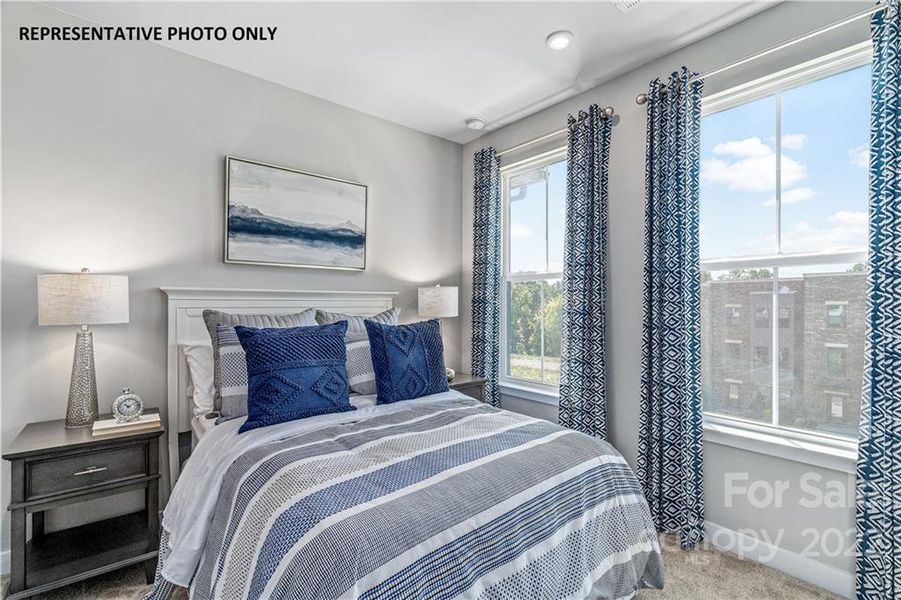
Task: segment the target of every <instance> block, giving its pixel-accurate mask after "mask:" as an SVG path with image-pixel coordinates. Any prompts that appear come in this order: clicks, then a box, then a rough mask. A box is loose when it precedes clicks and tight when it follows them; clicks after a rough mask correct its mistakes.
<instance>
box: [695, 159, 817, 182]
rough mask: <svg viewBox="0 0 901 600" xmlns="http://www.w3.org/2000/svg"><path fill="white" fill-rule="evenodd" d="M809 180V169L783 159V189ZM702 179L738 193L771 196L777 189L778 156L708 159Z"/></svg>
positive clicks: (703, 161) (703, 166)
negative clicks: (759, 193) (765, 193)
mask: <svg viewBox="0 0 901 600" xmlns="http://www.w3.org/2000/svg"><path fill="white" fill-rule="evenodd" d="M806 177H807V167H806V166H805V165H803V164H802V163H800V162H798V161H797V160H795V159H794V158H792V157H790V156H786V155H785V154H783V155H782V185H784V186H785V187H791V186H792V185H794V184H796V183H798V182H800V181H801V180H803V179H805V178H806ZM701 178H702V179H704V180H706V181H709V182H710V183H714V184H719V185H724V186H726V187H727V188H729V189H730V190H732V191H735V192H772V191H774V190H775V189H776V153H775V152H773V151H772V150H770V154H769V155H766V156H753V157H748V158H741V159H738V160H723V159H720V158H705V159H702V160H701Z"/></svg>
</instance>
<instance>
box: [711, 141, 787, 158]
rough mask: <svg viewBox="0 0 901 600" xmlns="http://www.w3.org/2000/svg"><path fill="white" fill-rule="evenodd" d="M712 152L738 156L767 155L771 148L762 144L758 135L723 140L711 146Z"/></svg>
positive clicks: (771, 152)
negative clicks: (741, 138) (727, 140)
mask: <svg viewBox="0 0 901 600" xmlns="http://www.w3.org/2000/svg"><path fill="white" fill-rule="evenodd" d="M713 153H714V154H718V155H721V156H722V155H726V156H737V157H739V158H752V157H755V156H769V155H771V154H773V150H772V148H770V147H769V146H768V145H766V144H764V143H763V141H761V139H760V138H759V137H752V138H746V139H743V140H732V141H729V142H723V143H722V144H717V145H716V146H714V147H713Z"/></svg>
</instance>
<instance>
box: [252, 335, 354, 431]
mask: <svg viewBox="0 0 901 600" xmlns="http://www.w3.org/2000/svg"><path fill="white" fill-rule="evenodd" d="M346 331H347V321H341V322H339V323H334V324H332V325H321V326H318V325H314V326H312V327H288V328H281V329H257V328H255V327H243V326H241V325H237V326H235V333H237V334H238V340H240V342H241V346H243V347H244V353H245V354H246V355H247V421H245V422H244V424H243V425H241V429H240V430H238V433H244V432H245V431H248V430H250V429H256V428H257V427H266V426H267V425H275V424H276V423H284V422H286V421H293V420H295V419H304V418H306V417H312V416H315V415H324V414H328V413H337V412H345V411H349V410H355V408H354V407H353V406H352V405H351V403H350V399H349V398H348V387H347V366H346V362H347V354H346V350H345V346H344V333H345V332H346Z"/></svg>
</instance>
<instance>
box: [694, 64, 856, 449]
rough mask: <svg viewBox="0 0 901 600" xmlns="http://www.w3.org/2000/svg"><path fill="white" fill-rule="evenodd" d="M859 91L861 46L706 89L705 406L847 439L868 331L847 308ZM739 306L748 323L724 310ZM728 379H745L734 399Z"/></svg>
mask: <svg viewBox="0 0 901 600" xmlns="http://www.w3.org/2000/svg"><path fill="white" fill-rule="evenodd" d="M869 96H870V65H869V52H868V50H865V49H864V50H862V49H859V48H858V49H852V50H849V51H843V52H841V53H837V54H836V55H833V56H830V57H824V58H822V59H819V60H817V61H813V62H811V63H809V64H805V65H799V66H798V67H795V68H792V69H789V70H787V71H785V72H782V73H777V74H774V75H772V76H769V77H767V78H764V79H761V80H759V81H756V82H752V83H751V84H747V85H743V86H741V87H740V88H736V89H735V90H731V91H726V92H723V93H721V94H717V95H714V96H710V97H707V98H705V100H704V105H703V116H702V122H701V240H700V241H701V270H702V274H701V277H702V280H701V311H702V317H701V357H702V395H703V401H704V409H705V411H706V412H707V413H708V414H710V415H713V416H715V417H728V418H730V419H739V420H742V421H751V422H755V423H757V424H762V425H766V426H771V427H784V428H791V429H798V430H802V431H805V432H808V433H816V434H820V435H830V436H840V437H846V438H852V439H853V438H856V436H857V424H858V414H859V407H860V393H861V386H862V382H863V376H862V373H863V355H864V336H865V331H864V328H863V327H864V323H862V322H861V323H857V322H856V321H864V319H857V320H855V319H848V318H847V315H848V314H849V313H851V314H861V315H862V314H864V311H865V297H866V281H865V279H866V273H865V265H866V259H867V220H868V216H867V199H868V181H867V161H868V158H867V156H868V143H869V114H870V100H869ZM836 112H838V113H839V114H841V119H835V118H834V117H835V114H836ZM837 295H838V297H839V298H842V301H841V302H839V301H836V300H835V298H836V296H837ZM739 305H742V306H747V307H748V311H749V315H750V318H749V319H746V320H745V322H744V323H742V322H740V321H739V320H738V318H737V317H735V318H732V317H731V314H732V313H731V312H730V311H731V307H733V306H739ZM824 306H825V307H826V308H825V310H824ZM721 315H725V319H724V318H723V317H722V316H721ZM774 317H775V318H774ZM727 338H728V339H730V340H733V341H742V342H744V343H745V344H747V345H748V346H749V348H750V349H751V350H752V351H751V352H750V353H746V354H745V358H744V360H743V362H742V361H738V362H736V361H735V360H727V359H726V358H724V357H723V356H722V355H721V352H722V348H723V344H724V342H725V340H726V339H727ZM824 344H825V346H824ZM777 348H778V352H777V351H775V349H777ZM748 354H750V356H748ZM726 356H727V357H728V356H729V354H728V353H726ZM727 378H734V379H735V380H741V381H743V382H744V384H743V385H742V386H740V387H741V393H740V395H739V389H738V387H739V386H736V385H735V384H729V383H724V382H725V381H726V379H727ZM733 386H735V389H733ZM829 390H832V391H829ZM835 390H841V394H845V395H841V394H839V393H838V392H836V391H835ZM733 423H737V426H741V425H740V423H738V422H736V421H733Z"/></svg>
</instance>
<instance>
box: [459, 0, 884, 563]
mask: <svg viewBox="0 0 901 600" xmlns="http://www.w3.org/2000/svg"><path fill="white" fill-rule="evenodd" d="M645 8H646V9H650V8H652V7H651V6H648V7H645ZM863 8H865V5H863V4H861V3H831V2H829V3H819V2H789V3H784V4H781V5H778V6H776V7H775V8H772V9H770V10H767V11H765V12H764V13H761V14H759V15H757V16H755V17H752V18H750V19H748V20H746V21H744V22H742V23H740V24H738V25H736V26H734V27H731V28H729V29H727V30H724V31H722V32H720V33H718V34H716V35H713V36H711V37H709V38H706V39H705V40H702V41H700V42H698V43H696V44H694V45H692V46H689V47H687V48H685V49H683V50H681V51H679V52H676V53H674V54H672V55H670V56H667V57H665V58H663V59H660V60H657V61H654V62H653V63H651V64H648V65H645V66H644V67H641V68H639V69H637V70H635V71H633V72H631V73H628V74H626V75H624V76H622V77H619V78H617V79H615V80H613V81H611V82H609V83H606V84H604V85H601V86H599V87H597V88H594V89H592V90H589V91H587V92H584V93H582V94H580V95H579V96H577V97H575V98H573V99H571V100H568V101H566V102H562V103H560V104H558V105H556V106H553V107H551V108H548V109H546V110H544V111H542V112H540V113H538V114H535V115H533V116H531V117H528V118H526V119H523V120H521V121H518V122H516V123H513V124H511V125H509V126H506V127H504V128H502V129H500V130H498V131H493V132H490V133H488V134H486V135H484V136H482V137H481V138H480V139H478V140H476V141H474V142H471V143H469V144H467V145H466V146H465V147H464V148H463V184H462V187H463V196H462V198H463V269H464V273H463V281H464V285H465V286H466V288H465V290H464V293H463V296H462V298H461V302H462V305H463V306H467V307H468V306H469V302H470V298H471V287H470V282H471V280H472V271H471V265H472V225H471V223H472V155H473V153H474V152H475V151H476V150H478V149H479V148H482V147H484V146H488V145H491V146H494V147H495V148H496V149H498V150H503V149H505V148H509V147H511V146H514V145H516V144H519V143H521V142H524V141H526V140H529V139H532V138H536V137H538V136H541V135H543V134H546V133H548V132H550V131H555V130H557V129H560V128H561V127H563V126H565V123H566V116H567V114H570V113H575V112H577V111H578V110H579V109H582V108H585V107H587V106H588V105H589V104H591V103H598V104H599V105H601V106H608V105H612V106H613V107H614V108H615V109H616V112H617V114H618V117H617V120H616V121H615V126H614V128H613V134H612V150H611V157H610V183H609V196H610V204H609V231H610V239H609V271H608V273H609V279H608V290H609V306H608V315H607V323H608V331H607V335H608V338H607V339H608V350H607V356H608V361H609V362H608V365H609V367H608V390H609V395H608V408H609V414H608V419H609V432H610V439H611V441H612V442H613V444H614V445H615V446H616V447H617V448H618V449H619V450H620V451H621V452H622V453H623V455H624V456H625V457H626V459H627V460H629V462H630V463H632V464H633V465H634V464H635V458H636V455H637V449H638V439H637V431H638V404H639V379H640V359H641V319H642V315H641V311H640V309H638V307H640V306H641V294H642V261H643V254H642V251H641V248H642V239H643V219H644V149H645V111H644V107H642V106H638V105H636V104H635V96H636V94H638V93H640V92H643V91H646V90H647V88H648V82H649V81H651V80H652V79H654V78H656V77H667V76H668V75H669V74H670V73H671V72H673V71H674V70H676V69H677V68H678V67H680V66H681V65H683V64H685V65H688V66H689V67H691V68H692V69H695V70H696V71H700V72H705V71H708V70H710V69H712V68H714V67H717V66H720V65H722V64H725V63H728V62H730V61H732V60H736V59H739V58H742V57H744V56H746V55H749V54H752V53H754V52H756V51H759V50H762V49H764V48H767V47H769V46H771V45H773V44H776V43H779V42H782V41H785V40H787V39H790V38H793V37H795V36H797V35H799V34H802V33H806V32H808V31H811V30H813V29H815V28H817V27H818V26H820V25H823V24H826V23H829V22H832V21H834V20H836V19H839V18H842V17H844V16H846V15H848V14H852V13H855V12H858V11H860V10H862V9H863ZM641 10H643V9H642V8H641V7H639V8H638V9H637V11H641ZM636 14H637V12H636ZM866 39H869V28H868V24H867V21H866V20H865V19H864V20H862V21H860V22H858V23H856V24H854V25H852V26H848V27H845V28H842V29H841V30H839V31H837V32H835V33H831V34H828V35H825V36H822V37H820V38H817V39H816V40H815V41H811V42H805V43H804V44H801V45H799V46H796V47H795V48H794V49H792V50H791V51H786V52H783V53H780V54H778V55H775V56H773V57H771V58H767V59H764V60H761V61H759V62H755V63H753V65H751V66H750V67H747V68H742V69H737V70H735V71H732V72H731V73H730V74H729V75H728V76H726V75H724V76H721V77H718V78H715V79H712V80H710V81H709V82H707V83H706V84H705V93H707V94H710V93H715V92H717V91H722V90H724V89H728V88H730V87H732V86H734V85H736V84H738V83H741V82H744V81H749V80H751V79H754V78H756V77H759V76H762V75H764V74H767V73H770V72H773V71H775V70H778V69H780V68H784V67H787V66H790V65H793V64H797V63H799V62H803V61H804V60H808V59H810V58H813V57H815V56H819V55H822V54H824V53H827V52H829V51H833V50H837V49H840V48H843V47H846V46H848V45H851V44H853V43H857V42H860V41H863V40H866ZM576 43H578V39H577V40H576ZM611 60H615V57H611ZM563 143H565V142H564V141H563V140H562V138H561V140H560V141H559V142H558V144H556V145H562V144H563ZM546 148H547V145H543V146H542V147H541V148H538V147H533V148H532V149H531V151H533V152H537V151H539V150H541V149H546ZM520 156H521V155H520ZM509 158H511V157H509V156H505V157H504V159H509ZM516 158H517V157H512V159H513V160H515V159H516ZM464 321H465V322H464V323H463V336H464V339H463V360H464V364H467V365H468V364H469V359H470V356H469V343H470V337H469V327H470V321H469V320H468V316H467V318H466V319H465V320H464ZM502 402H503V405H504V406H506V407H509V408H511V409H512V410H518V411H521V412H528V413H529V414H534V415H537V416H542V417H544V418H548V419H555V418H556V407H554V406H549V405H547V404H539V403H536V402H530V401H528V400H522V399H519V398H511V397H504V398H503V400H502ZM705 452H706V456H707V465H706V476H705V480H706V485H707V518H708V519H709V520H710V521H712V522H714V523H717V524H719V525H723V526H725V527H728V528H731V529H736V530H737V529H743V528H751V529H755V530H757V531H758V532H760V530H762V529H763V530H766V531H767V535H770V536H771V539H773V538H775V537H776V534H777V533H778V530H784V536H783V537H782V538H781V543H780V546H781V547H783V548H785V549H787V550H790V551H792V552H801V551H802V550H804V548H805V547H806V546H807V544H808V542H809V541H810V534H806V536H805V532H804V530H805V529H806V528H816V529H819V530H824V529H827V528H836V529H838V530H841V531H842V532H843V533H844V532H847V531H848V530H851V529H853V505H850V506H846V507H844V508H834V509H817V510H811V509H805V508H803V507H801V506H800V505H799V503H798V501H799V500H800V495H799V493H798V492H799V491H800V490H799V485H800V484H799V480H800V477H801V476H802V474H803V473H805V472H808V471H812V472H816V473H819V474H821V475H822V476H823V477H824V478H825V479H824V481H826V480H828V481H836V482H839V483H841V484H843V485H845V486H847V484H848V481H849V479H848V477H847V475H846V474H844V473H839V472H837V471H827V470H823V469H814V468H811V467H809V466H807V465H804V464H802V463H798V462H793V461H786V460H781V459H777V458H772V457H767V456H764V455H761V454H754V453H750V452H747V451H743V450H735V449H733V448H729V447H725V446H718V445H714V444H710V443H708V444H706V448H705ZM727 472H747V473H748V474H749V478H750V480H751V481H753V480H755V479H761V480H766V481H773V480H775V479H787V480H789V481H790V482H791V485H792V492H789V493H787V494H786V501H785V505H784V506H783V507H782V508H767V509H757V508H754V507H752V506H750V505H746V504H743V503H741V502H736V504H735V506H734V507H733V508H727V507H726V506H725V501H724V477H725V474H726V473H727ZM852 482H853V480H852ZM822 485H823V486H825V483H824V484H822ZM849 540H850V541H853V538H849ZM820 560H822V562H824V563H825V564H828V565H831V566H834V567H837V568H840V569H843V570H845V571H851V570H853V560H852V558H851V556H850V555H849V554H848V553H846V552H842V555H840V556H834V557H822V558H820Z"/></svg>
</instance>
